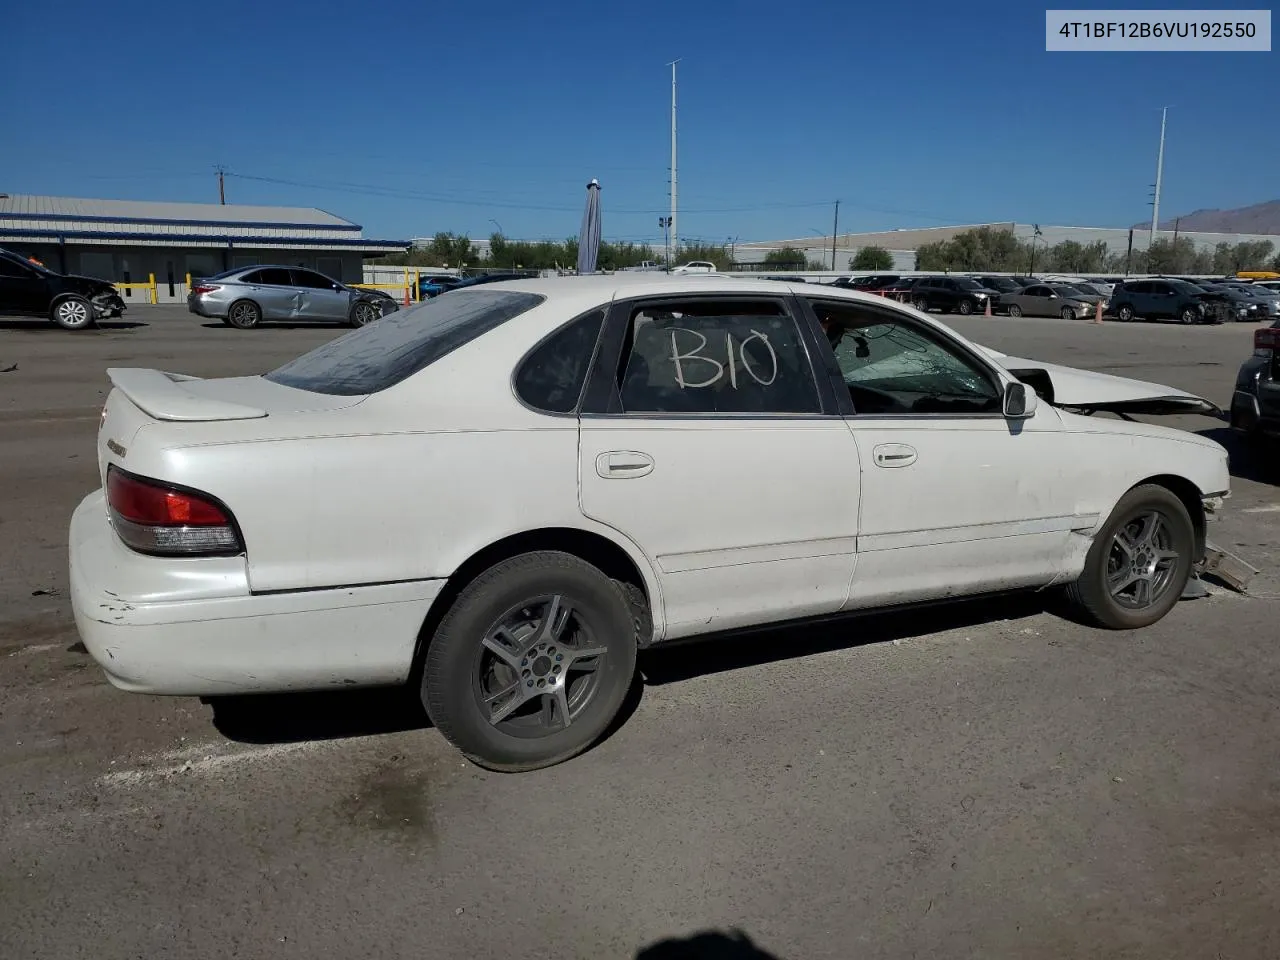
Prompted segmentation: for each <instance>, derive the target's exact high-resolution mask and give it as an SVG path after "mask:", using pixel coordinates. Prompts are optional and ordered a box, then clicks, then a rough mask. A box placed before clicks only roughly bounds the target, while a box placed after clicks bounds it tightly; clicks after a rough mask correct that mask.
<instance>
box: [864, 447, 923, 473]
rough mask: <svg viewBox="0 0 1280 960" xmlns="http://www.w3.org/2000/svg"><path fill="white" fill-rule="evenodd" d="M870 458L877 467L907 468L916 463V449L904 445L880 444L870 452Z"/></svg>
mask: <svg viewBox="0 0 1280 960" xmlns="http://www.w3.org/2000/svg"><path fill="white" fill-rule="evenodd" d="M871 456H872V458H873V459H874V460H875V464H876V466H877V467H886V468H889V467H909V466H911V464H913V463H915V462H916V448H915V447H909V446H907V445H906V444H905V443H881V444H878V445H877V446H876V447H875V448H874V449H873V450H872V451H871Z"/></svg>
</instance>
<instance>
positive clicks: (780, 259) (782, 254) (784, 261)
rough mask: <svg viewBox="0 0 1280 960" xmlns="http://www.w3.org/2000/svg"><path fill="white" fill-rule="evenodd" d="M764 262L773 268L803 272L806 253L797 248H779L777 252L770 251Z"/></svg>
mask: <svg viewBox="0 0 1280 960" xmlns="http://www.w3.org/2000/svg"><path fill="white" fill-rule="evenodd" d="M764 262H765V263H766V264H767V265H768V266H771V267H783V268H785V269H790V270H803V269H804V268H805V256H804V251H803V250H797V249H795V247H779V248H778V249H776V250H770V251H769V252H768V253H766V254H765V255H764Z"/></svg>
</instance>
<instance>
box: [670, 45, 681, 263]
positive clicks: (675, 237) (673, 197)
mask: <svg viewBox="0 0 1280 960" xmlns="http://www.w3.org/2000/svg"><path fill="white" fill-rule="evenodd" d="M679 62H680V61H679V60H672V61H671V238H672V240H673V241H674V243H675V249H676V250H679V249H680V234H679V232H678V229H677V227H676V187H677V183H678V178H677V177H676V64H677V63H679Z"/></svg>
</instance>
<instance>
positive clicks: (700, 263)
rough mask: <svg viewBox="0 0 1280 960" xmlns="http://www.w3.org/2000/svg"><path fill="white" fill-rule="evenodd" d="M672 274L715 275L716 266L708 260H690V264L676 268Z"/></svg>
mask: <svg viewBox="0 0 1280 960" xmlns="http://www.w3.org/2000/svg"><path fill="white" fill-rule="evenodd" d="M671 272H672V273H715V272H716V265H715V264H714V263H710V262H708V261H706V260H690V261H689V262H688V263H684V264H681V265H680V266H678V267H674V268H673V269H672V271H671Z"/></svg>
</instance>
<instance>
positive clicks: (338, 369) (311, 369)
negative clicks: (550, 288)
mask: <svg viewBox="0 0 1280 960" xmlns="http://www.w3.org/2000/svg"><path fill="white" fill-rule="evenodd" d="M544 299H545V298H544V297H542V296H539V295H538V294H534V293H517V292H515V291H509V292H508V291H503V292H499V291H496V290H468V291H459V292H458V293H457V294H456V295H454V294H450V295H449V296H447V297H436V298H433V299H431V300H427V301H425V302H424V303H421V304H419V305H418V306H416V307H413V308H412V309H409V310H398V311H396V312H395V313H392V314H389V315H388V316H385V317H383V318H382V319H381V320H377V321H375V322H374V323H371V324H369V325H368V326H365V327H361V328H360V329H358V330H353V331H351V333H348V334H347V335H346V336H343V337H339V338H338V339H336V340H331V341H329V342H328V343H326V344H324V345H323V346H320V347H317V348H316V349H315V350H312V351H311V352H310V353H306V354H303V355H302V356H301V357H299V358H298V359H296V360H292V361H290V362H289V363H286V364H285V365H284V366H283V367H279V368H277V369H275V370H273V371H272V372H271V373H269V374H267V375H266V379H267V380H270V381H271V382H272V383H279V384H282V385H283V386H286V387H296V388H297V389H299V390H309V391H311V392H312V393H326V394H332V395H334V396H343V397H355V396H363V395H365V394H369V393H377V392H378V391H379V390H385V389H387V388H388V387H391V386H394V385H395V384H397V383H399V382H400V381H401V380H404V379H406V378H407V377H410V376H412V375H413V374H415V373H417V372H418V371H419V370H422V369H423V368H424V367H427V366H429V365H430V364H432V363H434V362H435V361H437V360H439V359H440V358H441V357H444V356H447V355H448V354H450V353H452V352H453V351H454V350H456V349H458V348H459V347H461V346H463V345H464V344H466V343H469V342H470V341H472V340H474V339H475V338H476V337H479V336H481V335H482V334H485V333H488V332H489V331H490V330H493V329H494V328H496V327H498V326H500V325H501V324H503V323H506V322H507V321H508V320H510V319H511V318H512V317H516V316H519V315H520V314H522V313H525V312H526V311H528V310H532V309H533V308H534V307H536V306H537V305H538V304H540V303H542V301H543V300H544Z"/></svg>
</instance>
